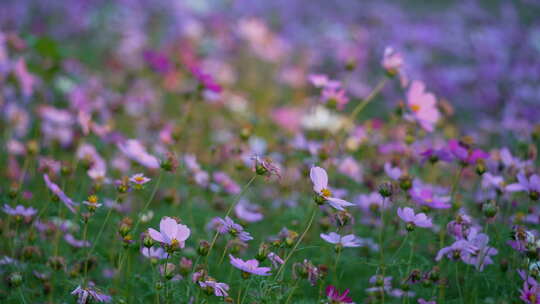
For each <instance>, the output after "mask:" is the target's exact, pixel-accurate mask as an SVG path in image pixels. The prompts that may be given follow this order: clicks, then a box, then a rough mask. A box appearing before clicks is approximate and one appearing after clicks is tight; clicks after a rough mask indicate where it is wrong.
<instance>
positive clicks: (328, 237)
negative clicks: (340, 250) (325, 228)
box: [320, 232, 362, 247]
mask: <svg viewBox="0 0 540 304" xmlns="http://www.w3.org/2000/svg"><path fill="white" fill-rule="evenodd" d="M320 236H321V238H322V239H323V240H325V241H327V242H328V243H331V244H335V245H337V246H339V247H360V246H362V243H361V241H360V239H359V238H358V237H356V236H355V235H354V234H347V235H345V236H343V237H342V236H341V235H339V234H337V233H335V232H330V233H329V234H324V233H321V234H320Z"/></svg>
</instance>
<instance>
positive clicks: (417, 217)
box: [397, 207, 433, 228]
mask: <svg viewBox="0 0 540 304" xmlns="http://www.w3.org/2000/svg"><path fill="white" fill-rule="evenodd" d="M397 214H398V216H399V217H400V218H401V219H402V220H403V221H404V222H406V223H407V224H412V225H414V226H418V227H423V228H429V227H432V226H433V224H432V223H431V219H430V218H428V217H427V215H426V214H425V213H418V214H414V210H413V209H412V208H409V207H405V208H398V209H397Z"/></svg>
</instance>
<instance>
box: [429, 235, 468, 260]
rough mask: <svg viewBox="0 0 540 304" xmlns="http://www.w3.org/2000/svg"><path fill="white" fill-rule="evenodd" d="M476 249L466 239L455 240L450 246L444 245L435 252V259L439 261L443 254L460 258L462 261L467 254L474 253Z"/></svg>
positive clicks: (450, 257) (452, 257)
mask: <svg viewBox="0 0 540 304" xmlns="http://www.w3.org/2000/svg"><path fill="white" fill-rule="evenodd" d="M476 250H478V248H477V247H476V246H474V245H473V244H471V243H469V241H467V240H458V241H455V242H454V243H453V244H452V245H451V246H448V247H444V248H442V249H441V250H439V253H437V257H436V258H435V260H436V261H440V260H441V259H442V258H443V256H446V257H447V258H449V259H453V260H458V259H461V260H463V261H464V262H465V261H466V259H467V258H468V255H470V254H474V253H475V252H476Z"/></svg>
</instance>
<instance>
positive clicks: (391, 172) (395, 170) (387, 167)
mask: <svg viewBox="0 0 540 304" xmlns="http://www.w3.org/2000/svg"><path fill="white" fill-rule="evenodd" d="M384 172H385V173H386V175H388V177H390V178H391V179H393V180H398V179H399V178H400V177H401V174H402V172H401V169H399V167H392V165H391V164H390V163H385V164H384Z"/></svg>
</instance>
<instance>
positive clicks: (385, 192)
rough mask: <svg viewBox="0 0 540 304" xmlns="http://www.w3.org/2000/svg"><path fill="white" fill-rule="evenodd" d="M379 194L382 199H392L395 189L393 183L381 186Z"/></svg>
mask: <svg viewBox="0 0 540 304" xmlns="http://www.w3.org/2000/svg"><path fill="white" fill-rule="evenodd" d="M379 193H380V194H381V195H382V197H390V196H392V193H393V187H392V183H391V182H384V183H382V184H380V185H379Z"/></svg>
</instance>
